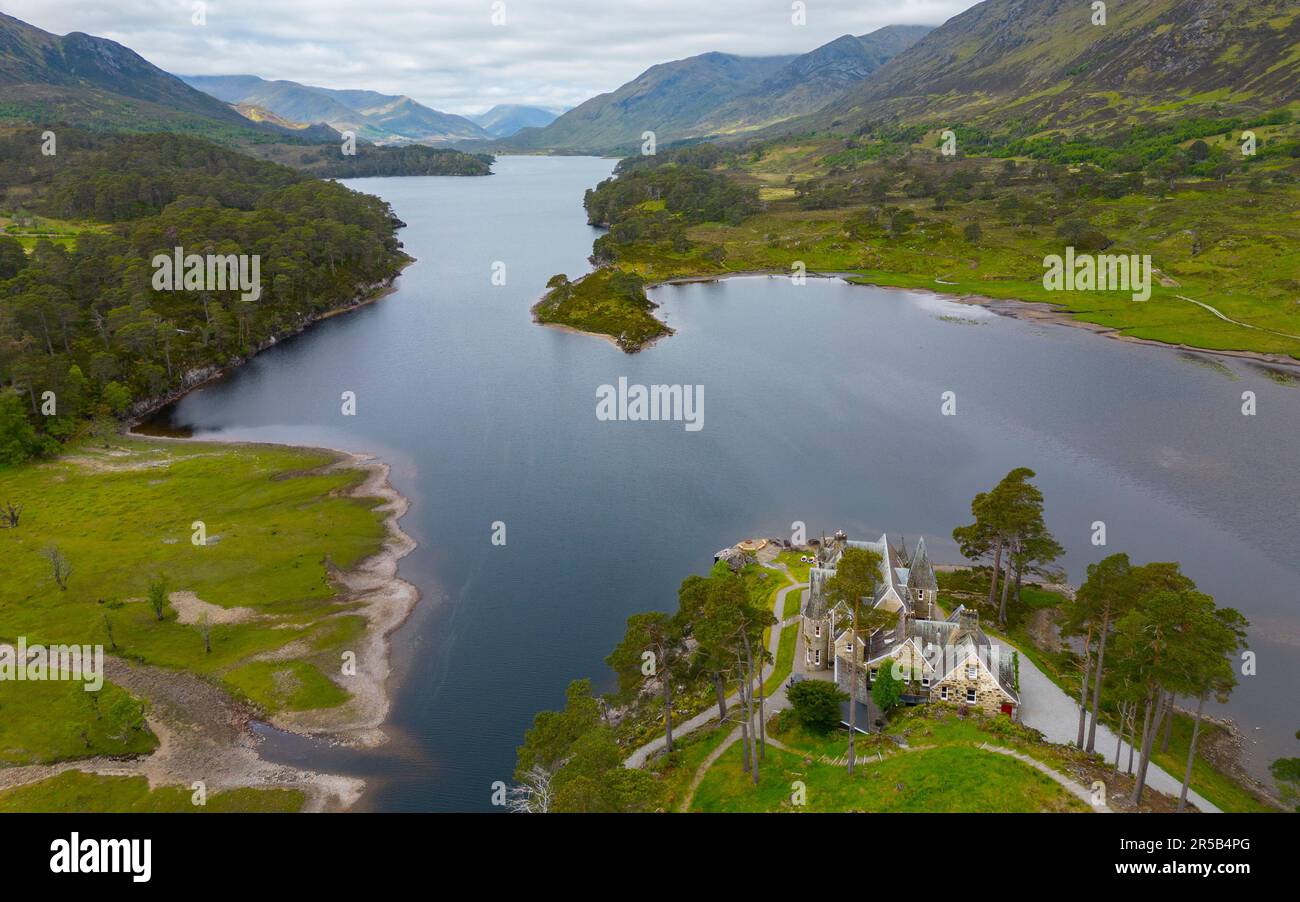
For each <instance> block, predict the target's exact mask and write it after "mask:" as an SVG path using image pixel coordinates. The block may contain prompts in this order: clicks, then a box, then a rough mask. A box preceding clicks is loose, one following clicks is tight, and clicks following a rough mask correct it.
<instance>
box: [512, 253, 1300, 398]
mask: <svg viewBox="0 0 1300 902" xmlns="http://www.w3.org/2000/svg"><path fill="white" fill-rule="evenodd" d="M587 275H590V273H588V274H587ZM806 275H807V277H808V278H810V279H839V280H841V281H843V282H846V283H848V284H850V285H861V286H863V287H865V288H880V289H884V290H886V291H917V292H924V293H926V294H932V295H935V296H937V297H940V298H944V299H945V300H949V301H952V302H954V303H958V304H965V305H967V306H971V307H983V308H984V309H986V310H989V311H990V312H992V313H996V314H998V315H999V316H1006V317H1009V318H1011V319H1019V320H1024V321H1026V322H1038V323H1050V324H1053V325H1060V326H1070V327H1073V328H1076V329H1084V330H1085V331H1088V332H1091V333H1093V334H1094V335H1099V336H1101V337H1103V338H1110V339H1113V340H1115V341H1122V342H1126V343H1128V344H1138V345H1146V346H1149V347H1155V348H1164V349H1166V350H1171V351H1183V352H1186V353H1190V354H1200V355H1205V356H1209V357H1231V358H1235V359H1238V360H1252V361H1255V362H1256V363H1265V364H1269V365H1272V366H1281V367H1286V368H1289V369H1293V370H1296V371H1297V375H1300V359H1296V358H1294V357H1290V356H1288V355H1285V354H1277V353H1270V352H1265V351H1239V350H1224V349H1218V348H1202V347H1197V346H1195V345H1188V344H1173V343H1172V342H1167V341H1157V340H1156V339H1152V338H1137V337H1134V336H1131V335H1125V334H1123V333H1122V332H1121V331H1120V330H1118V329H1115V328H1113V327H1111V326H1104V325H1101V324H1100V323H1090V322H1087V321H1086V320H1081V319H1076V318H1074V317H1073V316H1071V315H1070V314H1069V313H1068V312H1067V311H1065V310H1064V309H1063V308H1061V307H1059V306H1057V305H1055V304H1049V303H1046V302H1044V301H1026V300H1020V299H1016V298H992V297H988V296H987V295H980V294H972V293H969V292H967V293H963V294H956V293H954V292H951V291H940V290H938V289H934V288H929V287H904V286H901V285H887V284H883V283H880V282H867V281H856V280H857V279H858V278H860V277H861V276H860V274H859V273H855V272H835V271H826V272H822V271H816V272H815V271H813V270H809V271H808V272H807V274H806ZM763 276H766V277H768V278H782V277H783V278H789V277H790V273H789V272H788V271H787V270H762V269H751V270H736V271H735V272H725V273H713V274H701V275H694V276H675V277H673V278H670V279H663V280H661V281H658V282H649V283H646V286H645V290H646V291H647V292H650V291H653V290H655V289H657V288H662V287H664V286H667V285H694V284H705V283H710V282H722V281H725V280H727V279H746V278H758V277H763ZM583 278H586V276H585V275H584V276H583ZM940 284H946V283H940ZM534 322H537V323H538V324H539V325H543V326H556V327H560V328H564V329H567V330H569V331H572V332H577V333H579V334H582V335H593V336H597V337H600V338H605V339H608V340H609V341H611V342H613V343H614V344H615V346H616V347H618V348H619V350H625V349H623V348H622V346H620V345H618V342H617V339H615V338H614V337H613V336H610V335H606V334H605V333H603V332H588V331H586V330H584V329H578V328H576V327H573V326H565V325H564V324H562V323H542V322H540V321H538V320H537V319H536V317H534ZM666 325H667V324H665V326H666ZM669 328H671V327H669ZM674 334H676V333H675V330H674V331H670V332H669V333H668V334H666V335H661V336H659V337H658V338H656V339H654V340H653V341H649V342H647V343H646V344H645V345H643V346H642V347H641V348H638V349H636V350H631V351H625V353H628V354H635V353H637V351H640V350H645V349H646V348H648V347H651V346H653V345H654V344H655V343H656V342H658V341H660V340H661V339H664V338H669V337H671V336H672V335H674Z"/></svg>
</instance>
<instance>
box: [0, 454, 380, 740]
mask: <svg viewBox="0 0 1300 902" xmlns="http://www.w3.org/2000/svg"><path fill="white" fill-rule="evenodd" d="M329 460H330V458H329V457H328V456H327V455H325V454H323V453H318V452H310V451H302V450H296V449H289V448H278V447H254V446H247V447H244V446H228V445H225V446H223V445H207V444H177V443H166V442H153V441H141V440H119V441H117V442H115V450H114V451H113V452H112V453H111V454H104V453H103V452H102V451H98V450H96V449H94V448H91V447H89V446H83V447H81V448H80V449H78V450H77V451H75V452H74V453H73V454H71V455H69V456H67V457H65V458H63V459H60V460H57V461H54V462H52V463H44V464H35V465H29V466H25V467H22V468H18V469H9V470H0V498H4V499H11V500H13V501H14V502H21V503H25V504H26V511H25V513H24V515H23V519H22V522H21V524H20V526H19V528H18V529H13V530H9V529H6V530H0V558H3V559H4V561H5V570H6V572H7V574H8V575H9V577H10V578H8V579H6V581H5V582H4V584H3V585H0V639H4V640H5V641H13V640H14V639H15V638H16V637H18V636H26V637H27V639H28V641H29V642H47V643H50V642H69V643H83V644H85V643H88V644H103V645H104V646H105V650H106V652H107V653H109V654H117V655H119V656H122V657H127V658H133V659H137V660H141V661H144V662H146V663H150V664H155V665H160V666H164V667H175V668H182V669H185V670H190V671H194V672H196V673H199V674H202V675H205V676H209V677H212V678H215V679H218V680H221V681H222V682H223V683H224V684H225V685H226V687H227V688H229V689H231V690H232V691H234V692H235V693H236V694H241V695H244V696H246V697H248V698H250V699H252V700H253V701H255V702H257V703H258V704H260V705H261V706H262V707H263V708H265V709H268V710H272V711H273V710H276V709H279V708H288V709H302V708H312V707H326V706H330V705H336V704H338V703H339V702H341V701H342V700H343V699H344V698H346V694H345V693H344V691H343V690H342V689H340V688H339V687H338V686H337V685H336V684H335V683H334V682H333V681H331V680H330V679H328V677H327V674H328V673H331V672H333V671H334V669H335V668H336V667H337V662H338V660H339V649H340V648H342V647H346V643H347V642H349V641H351V640H353V639H355V638H356V637H357V636H358V635H359V633H360V631H361V630H362V628H363V626H364V624H363V623H362V622H361V619H360V618H359V617H358V616H356V615H349V614H348V613H347V611H348V605H347V603H346V602H345V601H341V600H340V599H339V598H338V597H337V595H336V589H335V587H334V586H333V585H332V584H331V582H330V580H329V578H328V575H327V571H326V563H327V562H329V563H330V564H332V565H334V566H337V567H340V568H348V567H351V566H353V565H355V564H356V563H357V562H359V561H360V560H362V559H363V558H365V557H366V556H368V555H370V554H372V553H373V552H375V551H376V550H377V549H378V548H379V546H380V544H381V542H382V538H383V525H382V518H381V517H380V515H378V514H376V513H375V512H374V511H373V510H372V509H371V505H370V504H369V503H367V502H366V501H363V500H361V499H353V498H346V497H341V494H340V493H342V492H345V491H346V490H348V489H349V488H350V487H352V486H354V485H355V484H356V483H357V481H358V480H359V479H360V474H358V473H356V472H351V471H343V472H333V473H328V474H322V473H314V472H310V471H314V470H316V469H317V468H319V467H321V466H322V465H324V464H326V463H328V462H329ZM196 520H202V521H204V522H205V524H206V527H207V533H208V545H207V546H205V547H197V546H195V545H193V544H191V542H190V535H191V524H192V523H193V522H194V521H196ZM52 544H57V545H58V547H59V548H60V550H61V551H62V552H63V554H64V555H65V556H66V557H67V558H68V560H69V561H70V562H71V564H72V566H73V568H74V570H73V573H72V576H71V579H70V580H69V582H68V588H67V590H66V591H60V589H59V588H58V586H57V585H56V584H55V583H54V581H53V580H52V578H51V576H50V568H49V565H48V563H47V561H46V559H45V558H44V556H43V551H44V550H45V549H46V548H48V547H49V546H50V545H52ZM157 574H163V575H165V576H166V577H167V579H168V581H169V583H170V586H169V587H170V589H171V591H173V592H176V591H192V592H194V593H196V594H197V595H198V597H199V598H200V599H202V600H203V601H205V602H208V603H210V604H214V605H218V606H221V607H235V606H238V607H246V608H250V609H252V611H253V612H254V614H255V615H259V616H257V617H256V618H255V619H250V620H249V621H247V622H243V623H228V624H214V625H213V626H212V652H211V653H210V654H207V653H205V652H204V645H203V640H202V638H201V636H200V634H199V632H198V630H197V629H196V627H195V626H192V625H185V624H181V623H179V622H178V621H177V613H176V611H175V610H174V609H173V608H172V607H171V606H170V605H169V606H168V607H167V609H166V610H165V613H164V617H163V620H162V621H161V622H160V621H158V620H157V619H156V618H155V616H154V614H153V611H152V610H151V609H150V608H149V605H148V604H147V603H146V602H145V601H144V600H143V599H144V596H145V595H146V592H147V588H148V584H149V582H150V580H152V579H154V578H155V577H156V575H157ZM106 619H107V621H108V622H109V623H111V625H112V633H113V638H112V642H110V640H109V637H108V633H107V627H106ZM112 643H115V644H116V649H114V648H112V647H111V646H112ZM290 643H295V647H294V648H293V649H291V650H289V651H288V653H287V654H285V657H286V660H284V661H281V662H278V663H275V664H270V663H267V662H264V661H254V660H253V659H254V658H255V657H259V656H264V655H267V654H269V653H272V652H276V651H278V650H283V649H285V648H286V646H288V645H290ZM9 695H10V696H12V695H13V694H12V693H9ZM6 701H8V702H9V703H10V704H13V705H17V706H19V711H20V712H21V713H22V714H23V716H24V717H29V718H30V717H38V716H39V715H40V708H39V706H38V705H37V704H36V699H35V696H34V695H33V694H30V693H27V694H24V695H22V696H21V697H18V696H14V697H12V698H6ZM0 703H2V702H0ZM60 704H61V706H62V707H63V708H64V709H65V712H66V714H67V717H66V718H63V717H61V718H60V722H61V723H64V722H66V723H67V724H68V729H74V730H75V725H77V724H78V723H79V721H78V720H77V719H76V717H75V716H74V714H75V712H76V711H77V710H83V715H82V719H81V721H80V723H92V722H93V721H92V717H93V712H91V711H89V709H88V708H87V707H86V706H84V704H83V706H82V709H78V708H77V707H76V703H75V702H74V701H69V700H63V701H61V702H60ZM20 720H22V718H20ZM24 722H25V721H24ZM8 735H13V736H17V737H19V738H20V740H21V741H19V742H18V743H17V745H16V746H12V747H7V748H6V749H5V755H6V756H7V757H9V758H10V759H14V758H15V757H21V756H28V757H30V758H32V759H33V760H48V759H50V758H51V757H64V756H65V753H66V746H67V743H68V739H67V737H56V736H53V735H48V734H45V733H44V732H43V731H35V730H30V731H29V730H26V729H25V728H19V727H11V728H9V730H8ZM6 745H8V743H6ZM134 750H137V751H138V750H140V749H134ZM124 751H125V750H124Z"/></svg>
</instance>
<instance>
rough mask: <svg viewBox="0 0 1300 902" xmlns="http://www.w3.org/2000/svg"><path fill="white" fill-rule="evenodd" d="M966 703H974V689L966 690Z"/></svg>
mask: <svg viewBox="0 0 1300 902" xmlns="http://www.w3.org/2000/svg"><path fill="white" fill-rule="evenodd" d="M966 701H968V702H973V701H975V690H974V689H967V690H966Z"/></svg>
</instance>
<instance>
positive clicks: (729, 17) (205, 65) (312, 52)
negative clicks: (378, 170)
mask: <svg viewBox="0 0 1300 902" xmlns="http://www.w3.org/2000/svg"><path fill="white" fill-rule="evenodd" d="M974 5H975V0H806V6H807V24H806V25H804V26H801V27H796V26H794V25H792V24H791V11H790V10H791V3H790V2H789V0H504V6H505V13H506V24H505V25H502V26H497V25H493V24H492V15H493V6H494V4H493V2H492V0H366V2H364V3H355V2H345V0H209V2H208V3H207V8H206V17H207V24H206V25H204V26H195V25H192V24H191V10H192V6H193V2H192V0H114V2H112V3H104V2H102V0H6V3H5V7H6V8H5V12H7V13H8V14H9V15H12V16H16V17H17V18H19V19H22V20H23V21H26V22H29V23H31V24H33V25H35V26H37V27H38V28H43V29H45V30H46V31H51V32H54V33H56V34H65V33H67V32H69V31H83V32H86V33H88V34H94V35H98V36H100V37H106V38H110V39H112V40H114V41H118V42H120V43H122V44H125V45H126V46H128V47H130V48H131V49H132V50H135V51H136V52H137V53H139V54H140V55H141V56H143V57H145V58H146V59H148V60H149V61H150V62H152V63H154V64H155V65H157V66H161V67H162V68H163V69H166V70H168V71H169V72H177V73H184V74H195V75H237V74H252V75H260V76H262V77H263V78H272V79H274V78H284V79H289V80H292V81H298V82H303V83H305V84H315V85H323V86H325V87H329V88H369V89H371V90H376V91H383V92H385V93H392V94H409V95H410V96H412V97H414V98H415V99H417V100H419V101H420V102H421V103H425V104H427V105H429V106H432V107H435V108H437V109H440V110H446V111H449V112H455V113H467V112H478V111H481V110H484V109H486V108H487V107H489V106H491V105H493V104H495V103H530V104H537V105H540V106H565V107H568V106H574V105H576V104H578V103H581V102H582V101H583V100H586V99H587V98H589V97H591V96H593V95H595V94H599V93H601V92H604V91H610V90H613V89H614V88H616V87H618V86H619V85H621V84H623V83H624V82H627V81H629V80H631V79H632V78H634V77H636V75H638V74H639V73H640V72H642V71H644V70H645V69H646V68H648V67H650V66H652V65H654V64H655V63H661V62H666V61H668V60H673V59H681V58H682V57H687V56H693V55H695V54H697V53H704V52H706V51H710V50H719V51H723V52H727V53H739V54H745V55H749V56H763V55H769V54H781V53H802V52H805V51H807V50H811V49H812V48H814V47H816V46H818V45H820V44H824V43H826V42H827V41H829V40H832V39H834V38H836V37H839V36H840V35H842V34H847V33H852V34H864V33H866V32H868V31H872V30H874V29H876V28H879V27H881V26H884V25H890V24H929V25H937V24H939V23H941V22H943V21H945V20H946V19H948V18H950V17H952V16H954V15H956V14H957V13H959V12H961V11H962V10H964V9H967V8H969V7H971V6H974Z"/></svg>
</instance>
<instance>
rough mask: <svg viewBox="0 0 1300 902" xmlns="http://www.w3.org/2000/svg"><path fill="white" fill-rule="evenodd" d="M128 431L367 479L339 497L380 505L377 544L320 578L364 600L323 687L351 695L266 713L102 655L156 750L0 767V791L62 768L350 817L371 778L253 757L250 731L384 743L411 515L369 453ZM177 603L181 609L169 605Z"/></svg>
mask: <svg viewBox="0 0 1300 902" xmlns="http://www.w3.org/2000/svg"><path fill="white" fill-rule="evenodd" d="M125 434H126V435H129V437H131V438H138V439H143V441H147V442H160V443H162V442H165V443H177V445H205V443H213V445H225V446H230V447H250V448H257V447H282V448H294V450H305V451H317V452H321V454H326V455H329V456H330V457H331V459H330V460H329V461H328V463H325V464H324V465H321V467H320V468H317V469H316V470H313V472H328V470H337V469H356V470H359V472H361V473H364V478H361V481H359V482H357V483H356V485H355V486H352V487H351V489H350V490H348V491H347V496H348V498H365V499H380V500H381V503H380V504H377V506H376V507H374V508H373V509H376V511H382V512H385V513H386V516H385V519H383V541H382V543H381V546H380V548H378V550H377V551H376V552H374V554H372V555H369V556H368V558H365V559H363V560H360V561H357V564H356V565H355V567H354V568H351V569H348V571H338V569H334V568H330V569H329V571H328V577H329V580H330V581H331V582H333V584H334V585H337V586H339V587H341V593H339V599H338V600H342V602H352V603H360V607H359V608H356V610H354V611H348V613H350V615H354V616H355V615H356V613H360V615H361V616H363V617H365V621H367V628H365V632H364V634H363V636H361V638H360V642H359V645H357V647H356V649H355V651H356V675H355V676H350V677H343V678H342V680H343V681H339V680H331V681H334V682H335V685H339V686H341V688H343V689H346V690H347V691H348V693H350V698H348V699H347V701H346V702H343V703H342V704H339V706H335V707H333V708H318V710H315V711H282V712H277V714H273V715H269V716H268V715H266V714H265V712H263V711H260V710H259V708H256V707H255V706H252V704H250V703H248V702H246V701H242V699H239V698H237V697H234V695H233V694H231V693H230V691H229V690H227V689H226V688H225V686H222V685H220V684H218V682H217V681H216V680H211V678H208V677H204V676H200V675H198V673H194V672H190V671H183V669H170V668H162V667H157V665H152V664H139V663H135V662H129V660H125V659H121V658H117V656H112V655H109V656H105V675H107V677H108V680H109V681H110V682H113V684H116V685H117V686H120V688H122V689H125V690H127V691H130V693H131V694H133V695H136V697H139V698H142V699H143V701H144V702H146V703H147V714H146V723H147V724H148V727H149V729H151V730H152V732H153V734H155V736H156V737H157V740H159V745H157V747H156V749H153V751H151V753H149V754H147V755H142V756H138V758H104V756H95V758H81V759H69V760H62V762H56V763H51V764H30V766H22V767H13V768H3V769H0V790H4V789H12V788H16V786H21V785H26V784H31V782H38V781H42V780H47V779H51V777H55V776H57V775H60V773H64V772H66V771H82V772H87V773H95V775H101V776H116V777H138V776H143V777H146V779H147V780H148V784H149V786H151V788H156V786H162V785H166V786H182V788H185V786H190V785H191V784H194V782H195V781H201V782H203V784H204V785H205V788H207V790H208V792H209V793H212V792H222V790H229V789H291V790H298V792H302V793H303V795H304V802H303V806H302V808H300V811H303V812H318V811H347V810H348V808H351V807H352V806H354V805H355V803H356V802H357V799H360V797H361V794H363V792H364V790H365V788H367V781H365V780H363V779H360V777H354V776H347V775H339V773H328V772H322V771H316V769H308V768H304V767H296V766H291V764H279V763H276V762H272V760H268V759H265V758H263V756H261V754H260V750H259V746H260V745H261V743H263V737H260V736H257V733H255V732H253V729H252V727H253V724H255V723H263V724H266V725H269V727H272V728H274V729H278V730H282V732H285V733H291V734H295V736H302V737H308V738H312V740H316V741H326V742H330V743H334V745H344V746H351V747H360V749H373V747H377V746H380V745H383V743H385V742H387V741H389V737H387V734H386V733H385V732H383V729H382V727H383V724H385V721H386V720H387V714H389V711H390V708H391V698H390V694H389V686H387V682H389V677H390V676H391V645H393V643H391V637H393V633H394V632H395V630H396V629H398V628H399V626H400V625H402V624H403V623H406V620H407V619H408V617H409V615H411V612H412V611H413V610H415V606H416V604H417V603H419V600H420V598H421V593H420V590H419V587H416V586H415V585H413V584H411V582H408V581H406V580H403V578H400V577H399V576H398V563H399V561H400V559H402V558H404V556H406V555H408V554H411V551H413V550H415V548H416V547H417V543H416V541H415V539H413V538H411V537H409V535H408V534H407V533H406V532H404V530H403V529H402V526H400V520H402V517H403V516H404V515H406V513H407V511H408V509H409V500H408V499H407V498H406V496H404V495H402V494H400V493H399V491H396V489H394V487H393V485H391V482H390V481H389V474H390V468H389V464H386V463H383V461H381V460H380V459H378V457H376V456H374V455H369V454H357V452H351V451H343V450H339V448H324V447H313V446H298V445H287V443H282V442H222V441H220V439H194V438H179V437H155V435H142V434H139V433H134V432H127V433H125ZM175 594H182V595H183V594H186V593H174V594H173V595H175ZM200 603H201V602H200ZM173 607H178V606H175V604H173ZM329 616H334V615H329ZM326 619H328V617H324V619H322V620H326ZM281 651H282V650H276V651H272V652H269V654H270V655H276V654H277V652H281ZM259 659H261V658H259Z"/></svg>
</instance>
